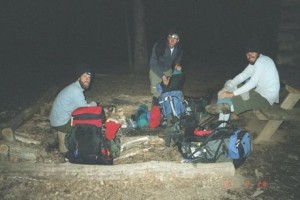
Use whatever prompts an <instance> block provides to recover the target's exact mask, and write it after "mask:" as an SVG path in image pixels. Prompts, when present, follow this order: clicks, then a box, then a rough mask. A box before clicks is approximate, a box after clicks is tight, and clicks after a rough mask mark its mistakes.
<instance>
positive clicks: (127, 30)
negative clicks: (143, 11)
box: [123, 0, 133, 70]
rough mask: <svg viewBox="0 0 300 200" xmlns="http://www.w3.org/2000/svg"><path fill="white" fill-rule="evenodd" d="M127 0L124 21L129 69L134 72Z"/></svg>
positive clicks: (124, 1) (124, 0) (124, 2)
mask: <svg viewBox="0 0 300 200" xmlns="http://www.w3.org/2000/svg"><path fill="white" fill-rule="evenodd" d="M126 1H127V0H123V4H124V21H125V27H126V36H127V49H128V66H129V69H130V70H132V68H133V64H132V60H133V58H132V49H131V44H132V41H131V37H130V27H129V18H128V11H127V8H128V6H127V2H126Z"/></svg>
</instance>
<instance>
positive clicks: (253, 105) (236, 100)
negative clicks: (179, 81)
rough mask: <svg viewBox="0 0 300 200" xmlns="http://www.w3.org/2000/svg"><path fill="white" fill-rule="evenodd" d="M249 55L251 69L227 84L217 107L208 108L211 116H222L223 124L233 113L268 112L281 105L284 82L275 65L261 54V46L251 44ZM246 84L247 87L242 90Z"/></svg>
mask: <svg viewBox="0 0 300 200" xmlns="http://www.w3.org/2000/svg"><path fill="white" fill-rule="evenodd" d="M245 52H246V58H247V60H248V61H249V64H248V66H247V67H246V68H245V69H244V71H243V72H241V73H240V74H238V75H237V76H235V77H234V78H233V79H232V80H229V81H227V82H226V84H225V86H224V88H223V89H222V90H221V91H220V92H219V93H218V101H217V104H212V105H208V106H207V107H206V110H207V112H209V113H211V114H218V113H220V115H219V120H225V121H227V120H228V119H229V117H230V115H229V114H228V113H230V112H234V113H236V114H240V113H242V112H244V111H248V110H253V109H261V108H267V107H270V106H272V105H273V104H274V103H278V102H279V90H280V81H279V75H278V71H277V69H276V66H275V63H274V61H273V60H272V59H271V58H270V57H268V56H266V55H263V54H261V53H260V49H259V46H258V45H257V44H256V43H255V42H253V41H251V42H250V43H249V44H248V46H247V47H246V51H245ZM242 83H244V84H243V85H242V86H240V84H242ZM238 86H240V87H238ZM246 95H248V97H247V98H245V96H246ZM243 97H244V98H243Z"/></svg>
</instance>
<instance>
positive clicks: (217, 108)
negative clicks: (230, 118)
mask: <svg viewBox="0 0 300 200" xmlns="http://www.w3.org/2000/svg"><path fill="white" fill-rule="evenodd" d="M205 110H206V112H208V113H210V114H213V115H214V114H219V113H224V114H228V113H230V106H229V105H228V104H227V103H216V104H211V105H208V106H206V107H205Z"/></svg>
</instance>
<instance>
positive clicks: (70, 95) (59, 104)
mask: <svg viewBox="0 0 300 200" xmlns="http://www.w3.org/2000/svg"><path fill="white" fill-rule="evenodd" d="M76 78H77V80H76V81H75V82H73V83H71V84H70V85H68V86H66V87H65V88H64V89H63V90H61V91H60V92H59V93H58V95H57V96H56V98H55V100H54V102H53V105H52V109H51V112H50V125H51V127H52V128H54V129H55V130H56V131H58V142H59V151H60V152H61V153H65V152H67V149H66V147H65V144H64V139H65V135H66V133H68V132H70V131H72V127H71V114H72V112H73V111H74V110H75V109H77V108H79V107H82V106H96V105H97V103H96V102H93V101H92V102H90V103H87V101H86V99H85V96H84V93H83V92H84V91H85V90H87V89H88V88H89V86H90V83H91V78H92V71H91V69H90V68H89V67H88V66H87V65H81V66H79V68H78V69H77V76H76Z"/></svg>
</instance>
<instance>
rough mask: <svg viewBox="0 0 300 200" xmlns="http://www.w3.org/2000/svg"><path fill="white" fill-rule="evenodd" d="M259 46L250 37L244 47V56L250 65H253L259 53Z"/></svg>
mask: <svg viewBox="0 0 300 200" xmlns="http://www.w3.org/2000/svg"><path fill="white" fill-rule="evenodd" d="M260 51H261V49H260V46H259V44H258V42H257V41H256V40H254V39H250V40H249V41H248V43H247V45H246V47H245V53H246V58H247V60H248V62H249V63H250V64H251V65H254V64H255V62H256V60H257V58H258V57H259V55H260Z"/></svg>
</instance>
